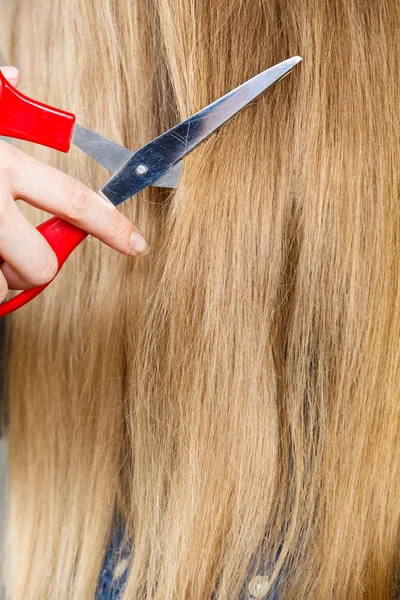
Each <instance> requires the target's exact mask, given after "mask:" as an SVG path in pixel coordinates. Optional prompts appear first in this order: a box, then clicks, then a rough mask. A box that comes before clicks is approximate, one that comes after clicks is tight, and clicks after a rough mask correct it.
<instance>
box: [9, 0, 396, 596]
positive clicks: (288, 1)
mask: <svg viewBox="0 0 400 600" xmlns="http://www.w3.org/2000/svg"><path fill="white" fill-rule="evenodd" d="M5 11H7V13H8V18H6V15H5ZM1 14H2V39H3V41H4V43H5V49H6V56H7V58H8V62H9V63H10V64H16V65H17V66H18V67H19V68H20V70H21V75H22V79H21V89H22V91H24V92H26V93H28V94H30V95H32V96H34V97H36V98H38V99H42V100H43V101H46V102H49V103H53V104H54V105H56V106H60V107H62V108H65V109H67V110H71V111H74V112H75V113H76V114H77V117H78V121H79V123H81V124H82V125H85V126H87V127H90V128H93V129H94V130H97V131H99V132H100V133H102V134H104V135H106V136H108V137H110V138H112V139H114V140H116V141H118V142H120V143H122V144H124V145H126V146H128V147H130V148H132V149H135V148H137V147H139V146H140V145H142V144H143V143H145V142H146V141H148V140H150V139H152V138H153V137H154V136H155V135H157V134H158V133H161V132H162V131H163V130H165V129H166V128H167V127H169V126H171V125H173V124H174V123H176V122H178V120H180V119H182V118H183V117H186V116H187V115H189V114H191V113H193V112H194V111H196V110H198V109H200V108H202V107H203V106H205V105H206V104H207V103H209V102H211V101H212V100H214V99H216V98H218V97H219V96H221V95H222V94H223V93H225V92H227V91H229V90H230V89H232V88H233V87H234V86H236V85H238V84H240V83H242V82H243V81H245V80H246V79H247V78H248V77H250V76H252V75H255V74H256V73H258V72H259V71H261V70H263V69H265V68H267V67H269V66H271V65H273V64H274V63H276V62H278V61H279V60H283V59H285V58H288V57H289V56H292V55H295V54H300V55H301V56H302V57H303V62H302V64H301V65H300V66H299V67H297V68H296V71H294V72H293V73H292V74H291V75H290V76H289V77H287V78H286V79H284V80H283V81H282V82H280V83H279V84H277V85H276V86H274V88H273V89H271V90H269V91H268V92H267V93H265V94H264V96H263V97H262V98H260V99H259V100H258V101H257V102H255V103H254V104H253V105H252V106H250V107H248V108H247V109H246V110H245V111H244V112H242V113H241V114H240V116H238V117H237V118H235V119H234V120H233V121H232V122H231V123H230V124H229V125H228V126H226V127H225V128H224V129H223V130H221V131H220V132H219V133H218V134H217V135H214V136H213V137H212V138H210V140H209V141H208V142H207V143H206V144H204V145H203V146H202V147H201V148H200V149H198V150H196V152H194V153H193V154H192V155H190V157H188V158H187V160H185V165H184V171H183V175H182V179H181V181H180V185H179V188H178V189H177V191H176V192H171V193H169V192H168V191H165V190H154V189H151V190H146V191H145V192H143V193H141V194H139V195H138V196H137V197H135V198H133V199H132V200H130V201H128V202H126V203H125V204H124V205H123V206H122V208H121V210H123V211H124V212H125V214H127V215H128V216H129V217H130V218H132V219H133V220H135V221H136V222H137V223H138V225H139V228H140V229H141V230H142V231H143V233H144V235H145V237H146V238H147V239H148V240H149V242H150V245H151V247H152V250H151V252H150V254H149V255H147V256H145V257H138V258H132V257H126V256H122V255H118V254H117V253H116V252H114V251H112V250H110V249H108V248H107V247H106V246H104V245H103V244H101V243H100V242H99V241H97V240H96V239H94V238H89V239H88V240H86V242H85V243H84V244H83V245H82V247H81V248H80V250H79V251H77V252H76V253H75V255H74V256H73V257H72V258H71V259H70V260H69V261H68V262H67V264H66V266H65V267H64V269H63V271H62V273H61V274H60V275H59V277H58V278H57V279H56V280H55V281H54V282H53V283H52V285H51V286H50V287H49V288H48V289H47V290H46V291H45V293H43V294H42V295H41V296H40V297H39V298H38V299H36V300H35V301H34V302H33V303H32V304H31V305H30V306H28V307H26V308H24V309H23V310H21V311H19V312H18V313H16V314H15V315H14V316H13V317H12V318H10V319H8V320H7V330H8V341H7V352H6V356H7V371H6V375H7V399H8V414H9V418H8V421H9V423H8V435H9V446H10V450H9V455H10V478H11V493H10V513H9V519H8V536H7V542H8V546H7V565H6V569H5V573H6V585H7V592H8V597H9V598H10V599H12V600H26V599H41V600H43V599H48V600H50V599H51V600H55V599H57V600H58V599H59V600H82V599H83V598H84V599H89V600H90V599H93V598H94V594H95V589H96V582H97V578H98V574H99V571H100V568H101V564H102V560H103V557H104V552H105V549H106V547H107V544H108V541H109V536H110V531H111V528H112V523H113V520H114V518H115V515H119V518H120V519H121V520H122V522H123V523H124V527H125V531H126V535H127V539H129V544H131V547H132V553H131V565H130V571H129V577H128V582H127V586H126V589H125V594H124V600H128V599H129V600H139V599H140V600H150V599H151V600H183V599H185V600H189V599H190V600H209V599H210V598H211V597H215V598H218V599H219V600H233V598H236V597H238V595H239V593H240V592H241V590H242V593H243V598H248V597H250V591H249V588H248V582H249V577H250V576H253V575H255V574H258V575H263V576H265V575H267V576H268V577H269V578H270V583H271V589H273V588H274V586H275V584H276V582H277V581H278V582H279V590H280V595H279V597H280V598H285V600H315V599H318V600H320V599H321V600H328V599H332V600H333V599H335V600H344V599H346V600H356V599H361V598H362V599H364V600H387V599H388V598H391V597H393V595H394V593H395V587H396V580H397V577H398V566H399V558H400V557H399V536H398V533H399V532H398V527H399V513H400V477H399V475H400V474H399V465H400V452H399V448H400V445H399V416H400V392H399V382H400V351H399V340H400V229H399V225H400V209H399V206H400V205H399V185H400V177H399V175H398V173H399V169H400V145H399V142H400V123H399V98H400V58H399V57H400V36H399V31H400V4H399V2H398V1H397V0H395V1H393V0H381V1H380V2H376V1H375V0H268V1H263V0H118V1H115V0H96V1H95V2H94V1H92V0H29V2H27V1H25V0H13V3H12V4H11V3H9V2H7V4H6V5H5V6H4V7H3V8H2V12H1ZM26 149H28V148H27V147H26ZM29 151H30V152H35V154H37V155H38V156H40V157H41V158H43V159H45V160H48V161H49V162H52V163H53V164H55V165H56V166H58V167H60V168H62V169H64V170H65V171H67V172H68V173H70V174H71V175H73V176H74V177H76V178H78V179H80V180H81V181H83V182H84V183H86V184H88V185H90V186H92V187H93V188H94V189H97V188H98V187H99V185H100V184H101V183H102V182H104V181H105V179H106V177H107V173H106V172H105V171H104V170H103V169H102V168H100V167H97V166H96V165H95V164H94V162H93V161H91V160H90V159H88V158H87V157H85V156H83V155H82V154H81V153H80V152H79V151H78V150H72V151H71V152H70V153H69V155H68V156H67V157H64V156H61V155H59V154H58V153H56V152H52V151H47V150H39V149H38V148H37V147H33V146H29ZM27 212H29V211H27ZM45 216H47V215H44V214H42V215H40V214H38V213H37V211H35V214H34V215H32V218H33V219H34V222H35V223H37V222H39V221H42V220H44V218H45Z"/></svg>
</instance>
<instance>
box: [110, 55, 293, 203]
mask: <svg viewBox="0 0 400 600" xmlns="http://www.w3.org/2000/svg"><path fill="white" fill-rule="evenodd" d="M300 61H301V58H300V56H294V57H292V58H289V59H287V60H284V61H283V62H281V63H279V64H277V65H275V66H274V67H271V68H270V69H267V70H266V71H264V72H262V73H260V74H259V75H256V76H255V77H253V78H252V79H249V80H248V81H246V82H245V83H243V84H242V85H240V86H239V87H237V88H236V89H234V90H233V91H231V92H229V93H228V94H226V95H225V96H223V97H222V98H220V99H219V100H216V101H215V102H213V103H212V104H210V105H209V106H207V107H206V108H204V109H203V110H201V111H199V112H198V113H196V114H194V115H193V116H191V117H189V118H188V119H186V120H185V121H182V122H181V123H179V124H178V125H176V126H175V127H172V129H169V130H168V131H166V132H165V133H163V134H162V135H160V136H159V137H157V138H156V139H155V140H153V141H152V142H149V143H148V144H146V145H145V146H143V147H142V148H140V150H138V151H137V152H135V154H134V155H133V156H132V157H131V158H129V159H128V160H127V162H126V163H125V164H124V165H123V166H122V167H121V168H120V169H119V170H118V171H117V172H116V173H115V174H114V175H113V176H112V177H110V179H109V180H108V181H107V182H106V183H105V184H104V185H103V187H102V188H101V189H100V193H102V194H104V196H106V198H108V199H109V200H110V201H111V202H112V203H113V204H114V205H115V206H118V204H120V203H121V202H124V201H125V200H127V199H128V198H130V197H131V196H134V195H135V194H137V193H138V192H140V190H143V189H144V188H146V187H147V186H149V185H153V184H155V182H157V180H160V179H162V178H163V177H165V176H166V175H167V174H168V173H169V172H170V171H171V169H172V168H173V167H174V165H176V163H178V162H179V161H181V160H182V159H183V157H184V156H186V155H187V154H189V152H191V151H192V150H194V149H195V148H196V147H197V146H198V145H199V144H201V143H202V142H203V141H204V140H205V139H207V138H208V136H209V135H211V134H212V133H213V132H214V131H216V130H217V129H218V128H219V127H221V125H223V124H225V123H227V122H228V121H229V120H230V119H231V118H232V117H233V116H234V115H235V114H237V113H238V112H239V111H240V110H242V109H243V108H244V107H245V106H247V104H249V102H251V101H252V100H254V99H255V98H256V97H257V96H259V95H260V94H261V93H262V92H263V91H264V90H266V89H267V88H268V87H269V86H270V85H272V84H273V83H275V82H276V81H279V80H280V79H282V78H283V77H284V76H285V75H287V74H288V73H289V72H290V71H291V70H292V69H293V67H294V66H295V65H297V64H298V63H299V62H300Z"/></svg>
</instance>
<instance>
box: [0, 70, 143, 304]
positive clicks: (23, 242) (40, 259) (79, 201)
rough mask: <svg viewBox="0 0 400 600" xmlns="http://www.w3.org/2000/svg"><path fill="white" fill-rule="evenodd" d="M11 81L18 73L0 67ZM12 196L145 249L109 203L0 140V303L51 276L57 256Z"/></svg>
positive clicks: (126, 250)
mask: <svg viewBox="0 0 400 600" xmlns="http://www.w3.org/2000/svg"><path fill="white" fill-rule="evenodd" d="M0 69H1V71H2V72H3V74H4V76H5V77H6V78H7V79H8V80H9V81H10V83H11V84H12V85H14V86H17V85H18V82H19V72H18V70H17V69H16V68H15V67H0ZM15 200H23V201H25V202H27V203H28V204H30V205H32V206H34V207H36V208H39V209H43V210H45V211H47V212H49V213H51V214H53V215H56V216H58V217H61V218H63V219H65V220H66V221H69V222H70V223H72V224H73V225H76V226H77V227H79V228H80V229H83V230H84V231H87V232H88V233H89V234H91V235H93V236H94V237H96V238H98V239H99V240H101V241H102V242H104V243H105V244H107V246H110V247H111V248H113V249H114V250H117V251H118V252H121V253H122V254H127V255H132V256H137V255H138V254H146V253H147V252H148V250H149V247H148V244H147V242H146V240H145V239H144V237H143V236H142V235H141V233H140V232H139V230H138V228H137V227H136V225H134V224H133V223H132V222H131V221H130V220H129V219H127V218H126V217H125V216H124V215H122V214H121V212H119V211H118V210H117V209H116V208H115V207H114V206H113V205H112V204H111V203H110V202H108V201H107V200H105V199H103V198H101V197H100V196H99V195H98V194H96V193H95V192H94V191H93V190H91V189H89V188H87V187H86V186H85V185H83V184H82V183H81V182H79V181H76V180H75V179H73V178H71V177H69V176H68V175H66V174H65V173H62V172H61V171H59V170H57V169H55V168H54V167H51V166H49V165H47V164H45V163H43V162H41V161H38V160H36V159H34V158H32V157H31V156H29V155H28V154H26V153H25V152H22V151H21V150H19V149H18V148H16V147H14V146H12V145H11V144H9V143H7V142H4V141H2V140H0V255H1V257H2V258H3V259H4V261H5V262H4V263H3V264H2V265H1V267H0V302H1V301H3V300H4V299H5V297H6V295H7V292H8V290H9V289H15V290H23V289H28V288H31V287H34V286H36V285H41V284H44V283H47V282H48V281H51V279H53V277H54V276H55V274H56V272H57V267H58V263H57V257H56V255H55V253H54V252H53V250H52V248H51V247H50V245H49V244H48V243H47V241H46V240H45V239H44V237H43V236H42V235H41V234H40V233H39V232H38V231H37V230H36V228H35V227H34V226H33V225H32V224H31V223H29V221H28V220H27V219H26V218H25V217H24V216H23V214H22V213H21V211H20V210H19V209H18V207H17V204H16V203H15Z"/></svg>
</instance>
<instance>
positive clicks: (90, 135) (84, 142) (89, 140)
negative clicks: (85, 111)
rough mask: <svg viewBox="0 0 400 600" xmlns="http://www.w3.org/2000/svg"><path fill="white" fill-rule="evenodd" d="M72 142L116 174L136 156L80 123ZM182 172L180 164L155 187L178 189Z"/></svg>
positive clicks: (76, 127) (73, 134) (76, 124)
mask: <svg viewBox="0 0 400 600" xmlns="http://www.w3.org/2000/svg"><path fill="white" fill-rule="evenodd" d="M71 142H72V143H73V144H75V146H77V147H78V148H79V149H80V150H82V151H83V152H85V154H88V155H89V156H90V157H91V158H94V160H95V161H97V162H98V163H99V164H100V165H102V166H103V167H105V168H106V169H108V170H109V171H111V173H116V172H117V171H118V169H120V168H121V167H122V166H123V165H124V164H125V163H126V161H127V160H129V159H130V158H132V156H133V155H134V154H135V153H134V152H132V151H131V150H128V149H127V148H124V147H123V146H120V145H119V144H116V143H115V142H112V141H111V140H109V139H108V138H106V137H104V136H102V135H100V134H98V133H95V132H94V131H92V130H91V129H86V127H82V126H81V125H78V123H75V125H74V130H73V133H72V139H71ZM181 171H182V163H179V164H177V165H175V167H174V168H173V169H171V171H170V172H169V173H167V174H166V175H164V177H161V179H159V180H158V181H156V182H155V183H154V187H166V188H176V187H178V181H179V177H180V174H181Z"/></svg>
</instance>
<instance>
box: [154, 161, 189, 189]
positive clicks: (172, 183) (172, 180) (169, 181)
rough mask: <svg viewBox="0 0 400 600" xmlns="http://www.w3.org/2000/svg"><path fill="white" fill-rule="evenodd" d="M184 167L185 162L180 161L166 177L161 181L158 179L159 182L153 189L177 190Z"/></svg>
mask: <svg viewBox="0 0 400 600" xmlns="http://www.w3.org/2000/svg"><path fill="white" fill-rule="evenodd" d="M182 167H183V160H180V161H179V162H178V163H176V165H174V166H173V167H172V169H171V170H170V171H168V173H167V174H166V175H164V176H163V177H161V179H157V181H155V182H154V183H153V184H152V187H166V188H177V187H178V183H179V179H180V177H181V172H182Z"/></svg>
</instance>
